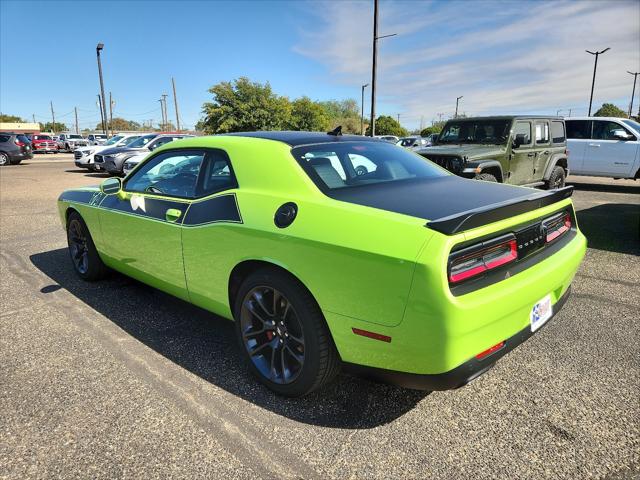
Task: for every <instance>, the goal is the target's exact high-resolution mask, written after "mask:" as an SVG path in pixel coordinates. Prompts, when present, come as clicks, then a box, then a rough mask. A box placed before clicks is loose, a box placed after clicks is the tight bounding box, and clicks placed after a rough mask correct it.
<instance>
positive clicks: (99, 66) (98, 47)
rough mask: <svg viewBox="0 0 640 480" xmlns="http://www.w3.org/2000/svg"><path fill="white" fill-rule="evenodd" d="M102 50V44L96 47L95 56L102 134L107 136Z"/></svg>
mask: <svg viewBox="0 0 640 480" xmlns="http://www.w3.org/2000/svg"><path fill="white" fill-rule="evenodd" d="M103 48H104V44H103V43H99V44H98V45H97V46H96V56H97V57H98V75H99V76H100V95H101V97H102V103H101V107H102V112H103V115H104V116H103V119H102V130H103V131H104V134H105V135H107V136H109V133H108V130H107V122H106V118H107V104H106V103H105V102H106V99H105V98H104V81H103V80H102V62H101V61H100V51H101V50H102V49H103Z"/></svg>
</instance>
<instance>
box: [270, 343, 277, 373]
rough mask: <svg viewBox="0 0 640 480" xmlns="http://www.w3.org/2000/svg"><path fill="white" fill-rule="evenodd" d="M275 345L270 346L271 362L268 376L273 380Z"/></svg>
mask: <svg viewBox="0 0 640 480" xmlns="http://www.w3.org/2000/svg"><path fill="white" fill-rule="evenodd" d="M277 350H278V349H277V347H272V348H271V363H270V365H269V378H271V379H273V380H275V379H276V376H277V372H276V366H275V361H276V351H277Z"/></svg>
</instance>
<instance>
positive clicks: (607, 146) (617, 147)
mask: <svg viewBox="0 0 640 480" xmlns="http://www.w3.org/2000/svg"><path fill="white" fill-rule="evenodd" d="M616 132H623V133H626V134H627V135H628V136H629V139H628V140H622V139H620V138H618V137H616ZM637 149H638V139H637V138H636V136H635V135H634V134H633V133H631V132H630V131H629V130H628V129H627V128H625V127H624V126H623V125H622V124H621V123H618V122H614V121H611V120H593V127H592V134H591V140H590V142H589V143H588V144H587V147H586V151H585V157H584V166H583V170H584V173H586V174H591V175H601V176H610V177H630V176H632V172H631V169H632V167H633V164H634V162H635V158H636V152H637Z"/></svg>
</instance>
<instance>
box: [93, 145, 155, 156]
mask: <svg viewBox="0 0 640 480" xmlns="http://www.w3.org/2000/svg"><path fill="white" fill-rule="evenodd" d="M143 151H147V152H148V151H149V149H148V148H146V147H140V148H131V147H109V148H105V149H104V150H102V151H101V152H100V153H101V154H102V155H117V154H119V153H127V152H134V153H136V152H143Z"/></svg>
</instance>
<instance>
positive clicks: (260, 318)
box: [244, 300, 271, 325]
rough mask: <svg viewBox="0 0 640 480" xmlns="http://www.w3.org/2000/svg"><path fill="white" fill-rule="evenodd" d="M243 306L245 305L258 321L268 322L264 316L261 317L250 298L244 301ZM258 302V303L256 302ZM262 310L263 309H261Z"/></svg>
mask: <svg viewBox="0 0 640 480" xmlns="http://www.w3.org/2000/svg"><path fill="white" fill-rule="evenodd" d="M244 304H245V306H246V307H247V309H248V310H249V311H250V312H251V314H252V315H253V316H254V317H255V318H257V319H258V320H259V321H260V322H262V323H263V324H265V325H266V324H270V323H271V322H267V321H266V320H265V319H264V318H262V316H261V315H260V314H259V313H258V312H257V310H256V309H255V307H254V305H253V303H252V302H251V300H248V301H246V302H245V303H244ZM258 304H259V303H258ZM263 310H264V309H263Z"/></svg>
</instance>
